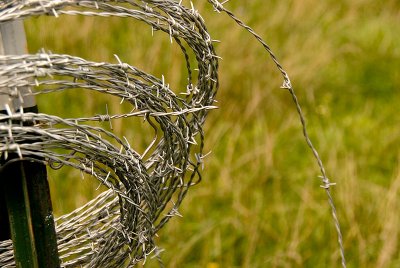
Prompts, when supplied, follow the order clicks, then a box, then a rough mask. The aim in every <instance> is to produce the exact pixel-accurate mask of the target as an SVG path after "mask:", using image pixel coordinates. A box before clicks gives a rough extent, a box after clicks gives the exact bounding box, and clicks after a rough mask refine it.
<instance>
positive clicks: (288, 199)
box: [25, 0, 400, 268]
mask: <svg viewBox="0 0 400 268" xmlns="http://www.w3.org/2000/svg"><path fill="white" fill-rule="evenodd" d="M193 2H194V5H195V6H196V8H197V9H198V10H199V11H200V13H201V14H203V17H204V18H205V20H206V22H207V25H208V29H209V32H210V33H211V36H212V38H213V39H218V40H221V41H222V42H221V43H220V44H217V45H216V50H217V53H218V54H219V55H220V56H221V57H222V58H223V60H222V61H221V62H220V64H221V66H220V83H221V87H220V91H219V93H218V96H217V99H218V101H219V104H218V105H219V107H220V108H219V109H218V110H214V111H212V112H210V114H209V117H208V121H207V122H206V150H205V151H206V152H207V151H209V150H212V154H211V155H210V156H209V157H208V158H207V159H206V166H205V170H204V172H203V176H204V177H203V181H202V183H201V184H199V185H198V186H196V187H194V188H192V190H191V191H190V192H189V194H188V195H187V198H186V200H185V201H184V204H183V206H182V207H181V210H180V212H181V214H183V218H175V219H173V220H172V221H171V222H170V223H169V224H168V225H167V226H166V227H165V228H164V229H163V230H162V232H161V233H160V234H159V235H160V237H159V245H160V246H161V247H162V248H164V249H166V250H165V252H163V254H162V256H163V260H164V261H165V264H166V266H167V267H207V268H218V267H221V268H222V267H339V266H340V256H339V252H338V245H337V238H336V233H335V230H334V226H333V223H332V219H331V212H330V209H329V207H328V203H327V198H326V196H325V193H324V191H323V190H322V189H321V188H320V187H319V186H320V181H319V179H318V178H317V176H318V175H319V170H318V167H317V165H316V163H315V161H314V158H313V157H312V154H311V152H310V150H309V149H308V147H307V146H306V143H305V142H304V140H303V136H302V133H301V126H300V122H299V119H298V116H297V114H296V111H295V107H294V105H293V103H292V100H291V97H290V95H289V94H288V92H287V91H285V90H281V89H279V87H280V86H281V83H282V79H281V76H280V74H279V73H278V72H277V70H276V68H275V66H274V65H273V63H272V61H271V60H270V59H269V57H268V56H267V54H266V53H265V51H264V50H263V49H262V47H261V46H260V45H259V44H258V43H257V42H256V41H255V40H254V39H253V38H251V36H250V35H249V34H248V33H247V32H245V31H243V30H242V29H241V28H239V27H237V25H236V24H235V23H234V22H233V21H232V20H230V19H228V17H227V16H226V15H223V14H218V13H216V12H213V10H212V8H211V7H210V5H209V4H208V3H206V1H205V0H202V1H199V0H197V1H193ZM184 3H186V4H188V1H184ZM225 6H226V7H227V8H229V9H231V10H232V11H233V12H234V13H236V14H237V16H238V17H240V18H242V19H243V20H244V21H245V22H246V23H247V24H249V25H250V26H251V27H253V28H254V29H255V30H256V31H257V32H258V33H259V34H260V35H261V36H262V37H263V38H264V39H265V40H266V41H267V42H268V44H270V46H271V48H272V49H273V51H274V52H275V53H276V55H277V56H278V58H279V59H280V61H281V63H282V64H283V66H284V67H285V68H286V70H287V71H288V73H289V75H290V76H291V80H292V84H293V86H294V88H295V90H296V92H297V94H298V97H299V99H300V102H301V104H302V106H303V109H304V112H305V114H306V117H307V122H308V127H309V132H310V135H311V138H312V140H313V141H314V144H315V146H316V147H317V149H318V150H319V152H320V155H321V158H322V160H323V161H324V163H325V165H326V169H327V173H328V176H329V177H330V179H331V180H332V181H333V182H336V183H337V186H335V187H334V188H333V197H334V199H335V200H336V205H337V209H338V215H339V219H340V221H341V224H342V229H343V230H342V231H343V235H344V246H345V251H346V257H347V261H348V267H400V247H399V241H400V233H399V231H400V228H399V226H400V135H399V134H400V113H399V106H400V99H399V97H400V94H399V93H400V91H399V89H400V34H399V32H400V3H399V2H398V1H394V0H393V1H390V0H387V1H374V0H352V1H343V0H342V1H330V0H327V1H311V0H288V1H274V0H271V1H265V0H252V1H230V2H229V3H228V4H226V5H225ZM25 26H26V31H27V36H28V40H29V50H30V52H32V53H35V52H37V51H38V50H39V49H40V48H44V49H46V50H51V51H53V52H55V53H67V54H72V55H77V56H80V57H83V58H86V59H90V60H97V61H109V62H116V60H115V58H114V56H113V54H118V56H119V57H120V58H121V59H122V60H123V61H125V62H128V63H130V64H132V65H135V66H137V67H139V68H142V69H143V70H145V71H146V72H150V73H153V74H156V75H159V76H161V74H163V75H165V77H166V80H167V81H169V83H170V84H171V85H172V86H175V87H179V86H182V85H184V84H183V83H184V82H185V81H184V78H185V76H184V72H183V70H184V69H183V68H184V65H183V62H182V57H181V56H180V54H179V51H178V48H177V46H176V45H171V44H170V43H169V38H168V36H167V35H163V34H156V36H155V37H151V29H150V28H149V27H147V26H146V27H143V25H142V24H138V23H136V22H132V21H131V20H127V19H104V18H83V17H60V18H58V19H56V18H53V17H49V18H42V17H41V18H31V19H28V20H26V23H25ZM49 97H50V96H49ZM38 102H39V105H40V109H41V110H42V111H44V112H49V113H50V112H52V113H56V114H61V115H64V116H72V115H76V114H78V115H82V114H94V113H97V112H98V110H99V109H100V111H103V112H104V106H105V103H107V102H108V100H107V99H97V100H94V99H90V98H82V96H81V95H80V96H79V95H74V94H73V93H72V94H69V95H68V96H64V97H63V98H54V99H49V98H48V97H47V96H46V98H39V99H38ZM109 107H114V106H112V103H111V104H109ZM112 109H114V110H113V111H114V112H117V110H116V109H118V105H117V106H116V107H115V108H112ZM114 127H115V128H116V130H117V131H120V132H121V133H124V135H126V136H128V137H135V140H136V141H137V146H140V144H141V143H143V140H144V139H145V138H146V137H143V136H145V135H141V133H142V132H143V133H144V132H145V130H140V129H138V127H135V128H133V127H131V126H125V125H118V124H117V125H116V126H114ZM141 139H142V140H141ZM49 180H50V183H51V190H52V198H53V205H54V210H55V213H56V215H62V214H64V213H66V212H69V211H71V210H72V209H74V208H76V207H78V206H80V205H82V204H84V203H85V202H87V201H88V200H90V199H91V198H93V197H94V196H96V195H97V194H98V193H99V191H100V190H96V188H97V186H98V182H95V180H93V179H91V178H89V177H85V179H82V178H81V176H80V174H79V173H76V172H73V171H71V170H68V169H62V170H61V171H60V172H53V171H50V174H49ZM147 266H148V267H153V266H154V267H156V262H155V261H154V260H150V261H149V262H148V263H147V264H146V267H147Z"/></svg>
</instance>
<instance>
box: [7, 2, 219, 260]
mask: <svg viewBox="0 0 400 268" xmlns="http://www.w3.org/2000/svg"><path fill="white" fill-rule="evenodd" d="M67 7H68V8H67ZM0 9H1V11H0V23H2V22H9V21H13V20H17V19H23V18H26V17H29V16H39V15H50V16H61V15H85V16H105V17H126V18H131V19H134V20H139V21H141V22H143V23H146V24H148V25H149V26H150V28H149V30H151V28H152V30H156V31H163V32H165V33H166V34H167V35H168V36H169V38H170V39H171V41H172V42H175V43H176V44H178V46H179V47H180V48H181V51H182V55H183V57H184V59H185V60H186V66H187V81H188V84H187V86H186V87H185V88H178V89H171V88H170V87H169V85H168V83H167V81H165V79H164V77H162V78H161V79H159V78H156V77H155V76H153V75H151V74H148V73H146V72H143V71H141V70H139V69H137V68H135V67H133V66H131V65H129V64H127V63H124V62H122V61H121V60H120V59H119V58H118V57H117V56H116V59H117V63H116V64H110V63H104V62H92V61H88V60H85V59H81V58H78V57H73V56H69V55H59V54H51V53H49V52H40V53H38V54H34V55H5V56H1V57H0V77H1V79H0V88H1V94H3V95H4V94H5V95H8V96H9V98H21V99H22V100H23V98H24V97H26V96H20V91H18V88H27V87H28V88H31V93H29V94H33V95H36V96H37V95H42V94H52V93H55V92H58V91H66V90H75V91H81V92H82V94H83V95H82V97H83V96H84V93H85V92H86V91H95V92H98V93H102V94H108V95H111V96H113V97H117V98H120V100H121V102H124V103H128V104H130V105H131V108H132V109H131V112H129V113H125V114H111V113H108V112H107V113H106V114H102V115H85V116H84V117H79V118H62V117H60V116H58V115H54V114H43V113H27V112H24V111H23V109H20V110H19V111H13V110H12V109H11V108H10V107H4V108H3V109H4V110H6V111H7V113H6V114H3V115H0V122H1V124H0V141H1V143H0V151H1V153H2V155H3V156H4V157H5V158H7V157H8V155H9V154H14V155H17V156H18V157H19V158H21V159H22V158H23V159H32V160H34V161H40V162H43V163H44V164H46V165H48V166H50V167H52V168H59V167H61V166H63V165H65V166H70V167H73V168H75V169H77V170H80V171H81V172H83V173H86V174H89V175H90V176H92V177H94V178H96V179H97V180H99V181H100V182H101V184H103V185H104V186H106V187H107V188H109V190H108V191H106V192H105V193H104V194H101V195H100V196H99V197H97V198H96V199H95V200H93V201H92V202H90V203H88V204H87V205H85V206H84V207H83V208H80V209H78V210H77V211H75V212H73V213H71V214H68V215H65V216H62V217H60V218H59V219H57V221H56V232H57V238H58V249H59V253H60V258H61V260H62V266H63V267H76V266H85V267H123V266H131V265H135V264H136V263H138V262H140V261H143V260H145V259H146V258H147V256H149V255H150V254H152V253H153V254H155V253H157V252H158V251H159V249H158V248H157V247H156V245H155V242H154V236H155V235H156V233H157V232H158V230H159V229H160V228H161V227H162V226H163V225H164V224H165V223H166V222H167V221H168V220H169V219H170V218H171V217H174V216H179V215H180V214H179V212H178V207H179V205H180V203H181V202H182V199H183V198H184V196H185V194H186V192H187V190H188V188H189V187H191V186H192V185H194V184H196V183H197V182H198V181H199V180H200V179H201V176H200V172H199V171H200V169H201V164H202V159H203V157H204V156H203V144H204V143H203V142H204V134H203V129H202V126H203V123H204V120H205V117H206V115H207V111H208V110H209V109H212V108H214V106H213V104H214V96H215V94H216V91H217V88H218V76H217V69H218V57H217V56H216V54H215V51H214V47H213V44H212V40H211V38H210V35H209V34H208V32H207V30H206V27H205V24H204V21H203V19H202V18H201V16H200V15H199V14H198V13H197V12H196V11H195V10H192V9H188V8H186V7H184V6H182V5H180V4H179V3H177V2H172V1H129V0H128V1H77V0H73V1H70V0H63V1H54V0H51V1H43V0H41V1H8V2H2V3H1V4H0ZM190 50H191V52H190V53H192V54H189V52H188V51H190ZM190 55H194V56H192V57H193V58H194V59H191V56H190ZM193 60H195V61H196V65H195V66H192V65H191V61H192V62H193ZM194 69H196V72H197V75H196V76H195V75H193V73H194ZM121 118H122V119H124V118H140V119H141V120H144V121H145V122H147V124H148V126H149V127H150V128H151V129H153V132H154V138H153V140H152V142H151V143H150V144H149V145H148V148H147V149H146V150H145V151H144V152H143V153H139V152H137V151H136V150H135V148H133V147H131V145H130V143H129V141H128V140H126V139H125V138H123V137H119V136H117V135H116V134H115V133H113V132H112V130H110V129H105V128H102V127H101V126H100V125H101V123H102V122H104V121H110V122H111V123H112V121H113V120H116V119H121ZM96 123H99V124H98V125H96ZM27 141H29V142H27ZM1 247H2V248H7V249H8V250H7V251H3V250H2V253H1V255H0V266H1V267H12V266H13V265H14V263H13V258H12V251H11V241H7V242H3V243H2V245H1Z"/></svg>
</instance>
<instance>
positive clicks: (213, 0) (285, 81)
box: [208, 0, 346, 267]
mask: <svg viewBox="0 0 400 268" xmlns="http://www.w3.org/2000/svg"><path fill="white" fill-rule="evenodd" d="M228 1H229V0H226V1H223V2H222V3H220V2H219V1H218V0H208V2H210V3H211V4H212V5H213V6H214V8H215V10H216V11H217V12H225V13H226V14H227V15H228V16H229V17H231V18H232V19H233V20H234V21H235V22H236V23H237V24H238V25H239V26H241V27H243V28H244V29H246V30H247V31H248V32H249V33H250V34H252V35H253V36H254V37H255V38H256V39H257V41H258V42H260V43H261V45H262V46H263V47H264V49H265V50H266V51H267V52H268V54H269V56H270V57H271V59H272V61H273V62H274V63H275V65H276V67H277V68H278V70H279V71H280V72H281V74H282V76H283V85H282V86H281V88H282V89H287V90H288V91H289V93H290V95H291V96H292V99H293V102H294V104H295V106H296V110H297V113H298V115H299V119H300V123H301V126H302V131H303V136H304V139H305V141H306V143H307V145H308V147H309V148H310V149H311V151H312V153H313V155H314V157H315V160H316V161H317V165H318V167H319V169H320V171H321V176H319V178H320V179H321V180H322V183H323V185H321V187H322V188H323V189H325V192H326V195H327V197H328V203H329V206H330V207H331V211H332V218H333V223H334V225H335V229H336V232H337V236H338V243H339V251H340V256H341V264H342V266H343V267H346V258H345V255H344V247H343V237H342V231H341V228H340V222H339V219H338V216H337V213H336V206H335V202H334V201H333V197H332V194H331V190H330V187H331V186H334V185H336V183H332V182H331V181H330V180H329V178H328V177H327V175H326V171H325V167H324V164H323V162H322V159H321V157H320V156H319V154H318V151H317V149H316V148H315V146H314V145H313V143H312V141H311V139H310V136H309V135H308V131H307V123H306V119H305V116H304V113H303V111H302V109H301V105H300V102H299V100H298V98H297V95H296V93H295V91H294V88H293V87H292V84H291V82H290V78H289V75H288V74H287V72H286V71H285V69H284V68H283V67H282V65H281V64H280V63H279V61H278V59H277V57H276V56H275V55H274V53H273V52H272V50H271V48H270V47H269V46H268V44H267V43H266V42H265V41H264V40H263V39H262V37H261V36H260V35H258V34H257V33H256V32H255V31H254V30H253V29H252V28H251V27H249V26H248V25H246V24H245V23H244V22H243V21H241V20H240V19H239V18H237V17H236V16H235V14H233V13H232V12H231V11H229V10H228V9H226V8H225V7H224V6H223V4H225V3H227V2H228Z"/></svg>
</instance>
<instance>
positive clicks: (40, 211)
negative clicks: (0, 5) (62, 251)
mask: <svg viewBox="0 0 400 268" xmlns="http://www.w3.org/2000/svg"><path fill="white" fill-rule="evenodd" d="M25 51H26V40H25V32H24V29H23V23H22V21H13V22H7V23H2V24H0V54H14V55H15V54H22V53H24V52H25ZM18 90H19V91H20V93H25V92H27V91H28V90H29V89H26V88H18ZM21 95H22V94H21ZM6 105H8V107H9V108H10V109H11V110H12V112H18V110H20V109H21V107H22V108H23V109H24V112H37V111H38V110H37V106H36V104H35V100H34V98H33V97H32V96H27V97H24V99H23V103H21V102H20V100H19V99H11V98H10V97H9V96H6V95H0V106H1V107H0V110H3V111H2V112H3V113H4V111H5V106H6ZM0 123H1V124H8V123H10V122H0ZM12 123H13V124H19V123H20V122H12ZM29 142H32V141H29V140H27V141H26V143H29ZM38 160H39V159H38ZM0 178H1V184H0V185H1V187H2V188H1V191H0V195H1V196H0V202H2V204H0V208H1V212H0V213H2V214H1V215H0V218H2V220H1V222H6V221H5V219H4V218H8V222H9V227H10V228H9V229H7V228H4V230H5V231H2V232H1V237H2V239H8V238H11V239H12V240H13V248H14V257H15V262H16V265H17V267H21V268H31V267H32V268H36V267H45V268H56V267H60V260H59V257H58V250H57V237H56V233H55V224H54V218H53V212H52V206H51V199H50V190H49V185H48V182H47V174H46V166H45V165H44V164H42V163H40V161H37V160H36V161H35V159H32V158H26V157H24V156H22V159H19V156H16V155H15V154H13V155H11V154H10V156H9V157H8V159H4V158H3V159H1V163H0ZM5 207H6V208H7V209H4V208H5ZM7 236H10V237H7Z"/></svg>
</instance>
